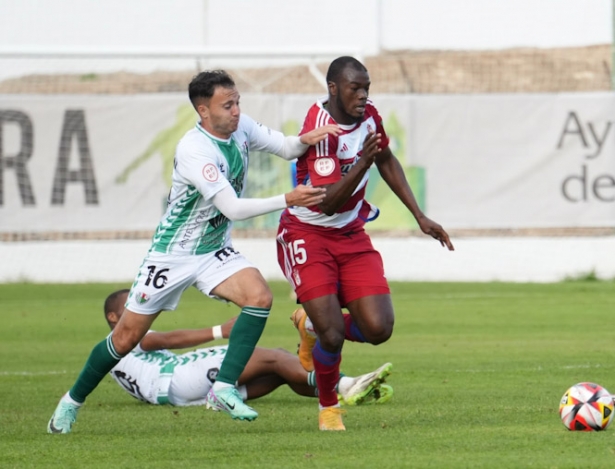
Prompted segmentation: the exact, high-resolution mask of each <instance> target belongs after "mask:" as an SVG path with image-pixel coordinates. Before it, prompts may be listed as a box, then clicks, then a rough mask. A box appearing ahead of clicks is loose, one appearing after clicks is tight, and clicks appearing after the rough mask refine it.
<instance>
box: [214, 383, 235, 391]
mask: <svg viewBox="0 0 615 469" xmlns="http://www.w3.org/2000/svg"><path fill="white" fill-rule="evenodd" d="M232 387H233V385H232V384H228V383H223V382H222V381H216V382H215V383H214V385H213V389H214V391H220V390H222V389H224V388H232Z"/></svg>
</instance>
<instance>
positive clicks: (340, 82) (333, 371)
mask: <svg viewBox="0 0 615 469" xmlns="http://www.w3.org/2000/svg"><path fill="white" fill-rule="evenodd" d="M327 85H328V89H329V95H328V97H326V98H325V99H324V100H321V101H318V102H316V103H315V104H314V105H313V106H312V107H311V108H310V110H309V111H308V114H307V117H306V119H305V122H304V126H303V129H302V131H301V133H302V134H303V133H305V132H309V131H311V130H313V129H316V128H318V127H321V126H324V125H328V124H337V125H338V126H339V127H340V128H341V129H342V132H341V133H340V134H339V135H329V136H328V137H327V138H325V139H324V140H322V141H321V142H320V143H318V144H317V145H315V146H313V147H310V148H309V149H308V150H307V151H306V153H305V154H304V155H303V156H301V157H300V158H299V159H298V161H297V176H296V177H297V181H296V182H297V183H300V184H305V185H307V186H313V187H324V188H326V191H327V192H326V196H325V199H324V200H323V202H321V203H320V204H318V205H317V206H312V207H290V208H288V209H286V210H285V211H284V212H283V213H282V217H281V220H280V226H279V229H278V236H277V241H278V263H279V264H280V267H281V268H282V270H283V271H284V274H285V275H286V278H287V279H288V280H289V282H290V283H291V285H292V286H293V288H294V289H295V293H296V294H297V299H298V301H299V302H300V303H301V304H302V306H303V309H304V310H305V312H306V313H307V316H305V317H300V316H297V315H294V317H293V319H294V321H295V323H296V325H297V327H298V328H299V330H300V333H301V337H302V340H304V341H305V339H306V338H307V337H308V335H307V334H306V333H305V322H306V320H308V318H309V320H311V322H312V324H313V327H314V330H315V332H316V335H317V341H316V344H315V346H314V347H313V349H312V357H309V356H307V357H306V356H305V353H304V354H303V355H304V356H301V354H300V358H302V364H303V365H304V366H305V367H306V368H311V367H313V368H314V369H315V371H316V381H317V383H318V391H319V402H320V418H319V426H320V429H321V430H345V427H344V424H343V422H342V418H341V411H340V410H339V404H338V400H337V395H336V393H335V379H336V377H337V376H338V374H339V365H340V361H341V350H342V346H343V343H344V340H351V341H357V342H368V343H371V344H380V343H382V342H385V341H386V340H388V338H389V337H390V336H391V333H392V331H393V322H394V313H393V306H392V303H391V297H390V290H389V286H388V283H387V281H386V278H385V275H384V267H383V263H382V258H381V257H380V254H379V253H378V252H377V251H376V250H375V249H374V247H373V245H372V243H371V240H370V238H369V236H368V235H367V233H366V232H365V230H364V224H365V222H367V221H370V220H373V219H374V218H375V217H377V216H378V209H377V208H376V207H374V206H372V205H371V204H370V203H369V202H367V201H366V200H365V198H364V197H365V189H366V186H367V183H368V178H369V169H370V167H371V166H372V165H373V164H375V165H376V167H377V169H378V171H379V173H380V175H381V176H382V178H383V179H384V180H385V182H386V183H387V184H388V186H389V187H390V188H391V190H392V191H393V192H394V193H395V195H396V196H397V197H398V198H399V199H400V200H401V202H402V203H403V204H404V205H405V206H406V207H407V208H408V210H409V211H410V212H411V213H412V214H413V216H414V217H415V219H416V220H417V223H418V225H419V227H420V228H421V230H422V231H423V232H424V233H425V234H428V235H430V236H432V237H434V238H435V239H436V240H438V241H439V242H440V243H441V244H442V246H445V247H446V248H448V249H449V250H451V251H452V250H454V247H453V244H452V243H451V241H450V239H449V236H448V234H447V233H446V231H445V230H444V229H443V228H442V227H441V226H440V225H439V224H438V223H436V222H434V221H433V220H430V219H429V218H428V217H426V216H425V214H424V213H423V212H422V211H421V209H420V208H419V206H418V204H417V202H416V199H415V197H414V195H413V193H412V190H411V188H410V186H409V184H408V182H407V180H406V177H405V175H404V172H403V168H402V167H401V165H400V163H399V161H398V160H397V158H396V157H395V156H394V155H393V153H392V152H391V150H390V148H389V139H388V137H387V135H386V132H385V130H384V128H383V125H382V118H381V117H380V115H379V114H378V111H377V109H376V108H375V106H374V105H373V103H372V102H371V101H370V100H369V99H368V95H369V86H370V78H369V74H368V72H367V69H366V68H365V66H364V65H363V64H362V63H361V62H359V61H358V60H356V59H354V58H353V57H339V58H338V59H336V60H334V61H333V62H332V63H331V65H330V66H329V70H328V72H327ZM343 307H345V308H347V309H348V311H349V314H342V308H343ZM300 313H302V311H300ZM302 345H303V346H302V347H301V349H302V351H303V352H305V349H306V347H305V344H302ZM310 348H311V347H310ZM308 350H309V348H308ZM310 358H311V359H312V360H310Z"/></svg>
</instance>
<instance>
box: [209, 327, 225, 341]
mask: <svg viewBox="0 0 615 469" xmlns="http://www.w3.org/2000/svg"><path fill="white" fill-rule="evenodd" d="M211 332H213V334H214V340H217V339H223V338H224V336H223V335H222V326H214V327H212V328H211Z"/></svg>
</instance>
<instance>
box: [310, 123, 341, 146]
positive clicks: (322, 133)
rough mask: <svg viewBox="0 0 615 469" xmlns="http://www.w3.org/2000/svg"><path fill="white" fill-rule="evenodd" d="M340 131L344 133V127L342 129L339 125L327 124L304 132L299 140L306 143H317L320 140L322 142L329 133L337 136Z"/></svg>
mask: <svg viewBox="0 0 615 469" xmlns="http://www.w3.org/2000/svg"><path fill="white" fill-rule="evenodd" d="M340 133H342V129H340V128H339V127H338V126H337V125H334V124H327V125H323V126H322V127H317V128H315V129H313V130H310V131H309V132H306V133H304V134H303V135H301V136H300V137H299V141H300V142H301V143H303V144H304V145H316V144H317V143H318V142H322V141H323V140H324V139H325V138H327V137H328V136H329V135H334V136H337V135H339V134H340Z"/></svg>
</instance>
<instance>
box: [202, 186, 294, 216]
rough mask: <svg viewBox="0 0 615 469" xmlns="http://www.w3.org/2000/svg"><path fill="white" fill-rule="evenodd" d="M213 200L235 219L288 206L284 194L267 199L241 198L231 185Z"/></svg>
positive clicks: (222, 210) (221, 209)
mask: <svg viewBox="0 0 615 469" xmlns="http://www.w3.org/2000/svg"><path fill="white" fill-rule="evenodd" d="M213 202H214V205H215V206H216V208H217V209H218V210H220V212H221V213H222V214H223V215H224V216H225V217H226V218H228V219H229V220H233V221H239V220H246V219H247V218H253V217H257V216H259V215H264V214H265V213H270V212H275V211H276V210H282V209H284V208H286V198H285V197H284V194H282V195H276V196H274V197H268V198H265V199H240V198H239V197H237V194H235V191H234V190H233V188H232V187H230V186H228V187H226V188H225V189H223V190H221V191H220V192H218V193H217V194H216V195H215V196H214V199H213Z"/></svg>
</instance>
